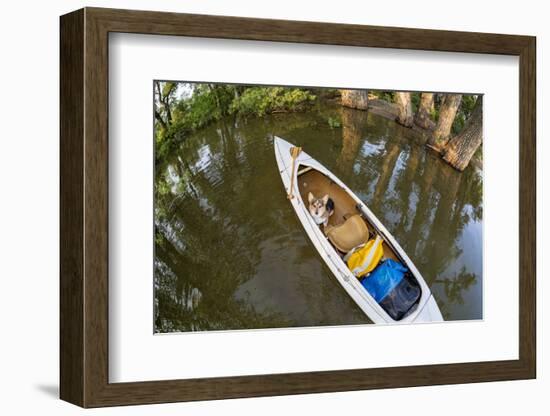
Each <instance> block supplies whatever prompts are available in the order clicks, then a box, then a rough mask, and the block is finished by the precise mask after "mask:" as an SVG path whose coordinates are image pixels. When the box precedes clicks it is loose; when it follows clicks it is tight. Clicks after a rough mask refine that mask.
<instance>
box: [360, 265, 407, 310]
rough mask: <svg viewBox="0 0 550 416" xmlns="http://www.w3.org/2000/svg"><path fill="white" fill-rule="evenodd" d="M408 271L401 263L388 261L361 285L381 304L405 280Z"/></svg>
mask: <svg viewBox="0 0 550 416" xmlns="http://www.w3.org/2000/svg"><path fill="white" fill-rule="evenodd" d="M407 270H408V269H407V268H406V267H405V266H403V265H402V264H401V263H399V262H397V261H395V260H392V259H387V260H385V261H384V262H383V263H381V264H379V265H378V267H376V269H374V270H373V271H372V272H371V274H370V275H369V276H368V277H366V278H364V279H363V280H362V281H361V284H362V285H363V287H364V288H365V289H367V291H368V292H369V293H370V294H371V296H372V297H373V298H374V300H375V301H376V302H378V303H380V301H381V300H382V299H384V298H385V297H386V296H387V295H388V294H389V293H390V292H391V291H392V290H393V289H394V288H395V287H396V286H397V285H398V284H399V283H400V282H401V280H403V276H404V275H405V273H406V272H407Z"/></svg>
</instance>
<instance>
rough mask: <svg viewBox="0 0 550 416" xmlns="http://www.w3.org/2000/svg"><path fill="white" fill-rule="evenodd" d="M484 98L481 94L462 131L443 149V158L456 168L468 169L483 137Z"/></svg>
mask: <svg viewBox="0 0 550 416" xmlns="http://www.w3.org/2000/svg"><path fill="white" fill-rule="evenodd" d="M482 124H483V99H482V96H481V95H480V96H479V97H478V99H477V101H476V104H475V106H474V109H473V111H472V115H471V116H470V118H469V119H468V120H467V121H466V125H465V126H464V128H463V129H462V131H461V132H460V133H459V134H458V135H456V136H455V137H453V138H452V139H451V140H449V142H448V143H447V145H446V146H445V148H444V149H443V151H442V154H443V159H444V160H445V161H446V162H447V163H449V164H450V165H451V166H452V167H454V168H455V169H458V170H460V171H463V170H464V169H466V167H467V166H468V164H469V163H470V160H471V159H472V156H473V155H474V153H475V152H476V150H477V149H478V147H479V146H480V145H481V141H482V139H483V137H482V136H483V128H482V127H483V126H482Z"/></svg>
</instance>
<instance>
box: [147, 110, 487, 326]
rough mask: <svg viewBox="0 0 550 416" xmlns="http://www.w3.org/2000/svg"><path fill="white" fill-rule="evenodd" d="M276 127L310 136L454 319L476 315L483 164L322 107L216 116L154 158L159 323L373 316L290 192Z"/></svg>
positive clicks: (310, 144) (342, 320)
mask: <svg viewBox="0 0 550 416" xmlns="http://www.w3.org/2000/svg"><path fill="white" fill-rule="evenodd" d="M329 117H330V118H331V119H338V120H340V123H339V125H340V126H341V127H334V124H335V123H330V124H329V123H328V122H327V120H328V118H329ZM273 135H279V136H282V137H284V138H286V139H287V140H289V141H291V142H294V143H295V144H297V145H300V146H302V147H303V148H304V150H305V151H307V152H308V153H309V154H311V155H312V156H313V157H315V158H316V159H317V160H319V161H320V162H321V163H323V164H324V165H325V166H327V168H329V169H331V170H332V171H333V172H334V173H335V174H336V175H337V176H339V177H340V178H341V179H342V180H343V181H344V182H345V183H346V184H348V186H349V187H350V188H351V189H352V190H353V191H354V192H356V193H357V194H358V195H359V197H360V198H361V199H363V200H364V201H365V202H366V203H367V204H368V206H369V207H370V208H371V210H372V211H373V212H374V213H375V214H376V215H377V216H378V217H379V219H380V220H381V221H382V222H383V223H384V224H385V225H386V227H387V228H388V230H389V231H390V232H391V233H393V235H394V236H395V238H396V239H397V240H398V241H399V242H400V244H401V245H402V247H403V248H404V250H405V251H406V252H407V253H408V254H409V256H410V257H411V259H412V260H413V261H414V262H415V264H416V266H417V267H418V269H419V270H420V271H421V273H422V274H423V276H424V278H425V279H426V281H427V283H428V285H430V286H431V288H432V291H433V292H434V296H435V297H436V300H437V302H438V304H439V306H440V308H441V310H442V312H443V314H444V316H445V318H446V319H479V318H481V281H482V275H481V272H482V253H481V238H482V235H481V228H482V227H481V223H482V181H481V173H480V172H479V171H478V170H476V168H474V167H469V168H468V169H466V171H465V172H463V173H458V172H456V171H454V170H453V169H452V168H450V167H449V166H448V165H446V164H445V163H443V162H441V160H439V159H438V158H437V157H435V156H434V155H433V154H431V153H429V152H427V151H426V150H425V149H424V147H423V146H422V145H421V143H419V142H417V141H416V140H417V139H416V138H414V137H413V136H412V135H411V134H410V132H409V130H408V129H406V128H403V127H401V126H399V125H397V124H396V123H395V122H393V121H391V120H388V119H385V118H382V117H379V116H376V115H374V114H371V113H368V112H364V111H359V110H351V109H347V108H346V109H342V108H330V107H327V108H322V107H319V108H318V109H317V110H316V111H312V112H308V113H303V114H285V115H273V116H267V117H264V118H261V119H249V120H233V119H225V120H222V121H220V122H218V123H215V124H213V125H211V126H209V127H207V128H205V129H203V130H201V131H199V132H198V133H196V134H195V135H193V136H191V137H190V138H188V139H187V140H186V141H185V142H183V143H182V145H181V146H180V147H179V149H178V150H177V151H176V152H174V153H173V154H172V155H171V157H170V158H169V159H168V160H166V161H165V162H164V163H162V164H160V165H158V166H157V167H156V182H155V330H156V331H157V332H170V331H198V330H216V329H218V330H220V329H244V328H276V327H288V326H315V325H340V324H357V323H365V322H368V319H367V318H366V317H365V316H364V314H363V313H362V312H361V310H360V309H359V308H358V307H357V306H356V305H355V304H354V303H353V301H352V300H351V299H350V298H349V296H348V295H347V294H346V292H345V291H344V290H343V289H342V288H341V287H340V286H339V284H338V283H337V282H336V280H335V279H334V277H332V276H331V274H330V272H329V271H328V269H327V268H326V266H324V264H323V263H322V260H321V258H320V257H319V256H318V254H317V252H316V251H315V249H314V248H313V246H312V245H311V243H310V242H309V240H308V238H307V236H306V234H305V232H304V231H303V229H302V226H301V225H300V223H299V222H298V220H297V218H296V217H295V214H294V212H293V210H292V209H291V207H290V205H289V204H288V201H287V200H286V198H285V197H284V190H283V187H282V185H281V180H280V176H279V173H278V170H277V167H276V162H275V157H274V154H273V142H272V137H273ZM472 247H473V248H472Z"/></svg>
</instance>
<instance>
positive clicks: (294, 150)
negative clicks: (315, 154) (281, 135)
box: [287, 146, 302, 199]
mask: <svg viewBox="0 0 550 416" xmlns="http://www.w3.org/2000/svg"><path fill="white" fill-rule="evenodd" d="M301 151H302V148H301V147H296V146H295V147H291V148H290V156H291V157H292V171H291V172H292V173H291V176H290V189H289V192H288V195H287V198H288V199H292V198H294V195H292V189H293V188H294V165H295V164H296V158H297V157H298V156H299V155H300V152H301Z"/></svg>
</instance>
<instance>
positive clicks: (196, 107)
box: [155, 82, 317, 160]
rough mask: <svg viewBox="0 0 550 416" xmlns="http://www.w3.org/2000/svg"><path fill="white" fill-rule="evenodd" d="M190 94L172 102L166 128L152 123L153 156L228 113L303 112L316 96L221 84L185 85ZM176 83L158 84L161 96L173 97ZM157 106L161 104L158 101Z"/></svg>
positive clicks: (296, 90)
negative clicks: (154, 144) (160, 88)
mask: <svg viewBox="0 0 550 416" xmlns="http://www.w3.org/2000/svg"><path fill="white" fill-rule="evenodd" d="M189 88H191V95H190V96H189V97H186V98H183V99H180V100H176V101H174V102H173V103H172V104H171V106H170V110H171V115H172V119H171V120H170V124H169V126H168V128H167V129H165V128H164V127H163V126H162V125H161V123H159V122H158V121H157V122H156V125H155V139H156V158H157V160H160V159H162V158H164V157H165V156H166V155H167V154H168V153H169V152H170V151H171V150H172V148H173V147H174V146H175V144H176V143H179V142H181V141H182V140H183V139H184V138H185V137H186V136H187V135H189V134H190V133H192V132H194V131H196V130H199V129H201V128H203V127H205V126H207V125H208V124H210V123H212V122H214V121H216V120H219V119H221V118H222V117H225V116H228V115H234V116H237V117H249V116H259V117H261V116H264V115H266V114H271V113H277V112H295V111H303V110H305V109H306V108H307V107H309V106H310V105H312V104H313V102H314V101H315V100H316V98H317V97H316V96H315V95H314V94H312V93H311V91H310V90H306V89H300V88H284V87H247V86H240V85H223V84H195V85H191V84H190V85H189ZM176 90H177V85H176V84H174V83H170V82H166V83H163V84H162V95H163V96H168V95H170V97H173V96H174V94H175V91H176ZM158 107H159V108H160V107H161V105H160V104H158Z"/></svg>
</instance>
